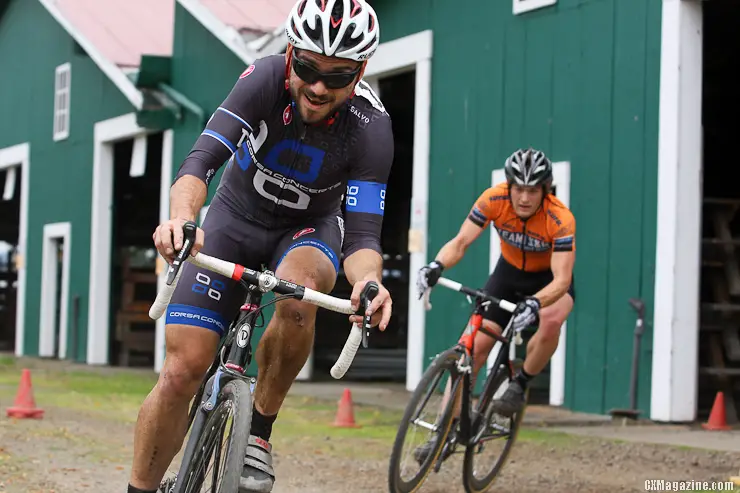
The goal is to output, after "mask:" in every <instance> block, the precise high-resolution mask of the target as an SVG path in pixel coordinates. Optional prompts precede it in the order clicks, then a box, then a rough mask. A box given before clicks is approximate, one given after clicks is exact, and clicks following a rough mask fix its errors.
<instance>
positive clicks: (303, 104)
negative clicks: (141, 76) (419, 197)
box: [128, 0, 394, 493]
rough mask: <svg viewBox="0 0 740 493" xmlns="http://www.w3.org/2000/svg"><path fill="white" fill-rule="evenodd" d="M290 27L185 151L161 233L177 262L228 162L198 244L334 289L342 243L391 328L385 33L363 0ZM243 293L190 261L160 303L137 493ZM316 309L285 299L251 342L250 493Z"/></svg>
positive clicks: (159, 463) (268, 464)
mask: <svg viewBox="0 0 740 493" xmlns="http://www.w3.org/2000/svg"><path fill="white" fill-rule="evenodd" d="M285 27H286V34H287V37H288V40H289V46H288V50H287V52H286V54H285V55H275V56H268V57H265V58H262V59H260V60H257V61H256V62H254V64H253V65H251V66H250V67H248V68H247V69H246V70H245V71H244V72H243V73H242V74H241V76H240V77H239V79H238V80H237V82H236V83H235V85H234V87H233V89H232V91H231V93H230V94H229V95H228V97H227V98H226V100H225V101H224V102H223V104H222V105H221V106H220V107H219V108H218V109H217V110H216V111H215V113H214V114H213V115H212V117H211V119H210V120H209V122H208V124H207V126H206V128H205V129H204V130H203V133H202V134H201V136H200V137H199V138H198V140H197V141H196V142H195V145H194V147H193V149H192V150H191V152H190V153H189V154H188V156H187V157H186V159H185V161H184V162H183V163H182V165H181V167H180V169H179V172H178V174H177V176H176V178H175V181H174V184H173V186H172V189H171V192H170V211H171V212H170V217H171V219H170V220H169V221H166V222H164V223H163V224H161V225H160V226H159V227H158V228H157V230H156V232H155V233H154V235H153V238H154V242H155V245H156V247H157V249H158V251H159V252H160V254H162V256H163V257H164V258H165V259H166V260H167V261H168V262H170V263H171V262H172V260H173V258H174V254H175V252H176V251H177V250H179V249H180V248H181V247H182V243H183V231H182V225H183V224H184V223H185V222H186V221H193V220H195V218H196V216H197V214H198V212H199V211H200V209H201V208H202V207H203V205H204V203H205V200H206V197H207V188H208V185H209V184H210V181H211V180H212V178H213V176H214V175H215V174H216V171H217V170H218V169H219V168H220V167H221V166H222V165H223V163H225V162H227V161H228V164H227V165H226V168H225V170H224V173H223V176H222V178H221V181H220V183H219V185H218V189H217V192H216V194H215V196H214V198H213V200H212V202H211V205H210V208H209V211H208V214H207V216H206V219H205V221H204V223H203V225H202V228H203V229H202V230H201V229H198V231H197V240H196V245H195V247H194V248H193V254H195V253H197V252H198V251H202V252H203V253H206V254H210V255H215V256H217V257H220V258H224V259H226V260H229V261H232V262H236V263H240V264H242V265H245V266H248V267H251V268H253V269H259V268H260V265H261V264H263V263H264V264H266V265H267V266H269V268H270V269H271V270H273V271H275V272H276V275H277V276H279V277H280V278H283V279H288V280H291V281H293V282H295V283H299V284H303V285H305V286H308V287H310V288H312V289H315V290H318V291H321V292H324V293H328V292H330V291H331V290H332V288H333V287H334V284H335V281H336V279H337V274H338V271H339V262H340V255H342V254H343V255H344V261H343V262H344V272H345V274H346V277H347V279H348V281H349V282H350V284H352V285H353V292H352V301H353V304H354V305H355V307H356V306H357V305H358V303H359V294H360V292H361V291H362V288H363V287H364V286H365V284H366V283H367V282H369V281H375V282H377V283H378V284H379V286H380V293H379V294H378V295H377V297H376V298H375V299H374V301H373V303H372V305H371V307H370V310H369V311H370V314H372V315H373V317H372V319H373V323H374V324H375V325H379V328H380V329H381V330H385V328H386V326H387V324H388V322H389V319H390V316H391V299H390V295H389V293H388V291H387V290H386V289H385V288H384V287H383V286H382V284H381V283H380V280H381V270H382V257H381V248H380V232H381V225H382V219H383V212H384V208H385V190H386V183H387V178H388V174H389V172H390V168H391V163H392V161H393V149H394V145H393V134H392V128H391V121H390V117H389V116H388V114H387V113H386V111H385V109H384V107H383V105H382V103H381V102H380V101H379V99H378V97H377V96H376V95H375V94H374V93H373V91H372V90H371V89H370V87H369V86H368V85H367V84H366V83H365V82H363V81H361V78H362V75H363V72H364V70H365V66H366V63H367V60H368V59H369V58H370V57H371V56H372V55H373V53H374V52H375V50H376V49H377V46H378V43H379V26H378V19H377V16H376V14H375V12H374V11H373V9H372V8H371V7H370V6H369V5H367V4H366V3H365V0H352V1H351V2H346V1H344V0H299V1H298V2H297V3H296V4H295V6H294V7H293V9H292V11H291V12H290V14H289V16H288V19H287V21H286V26H285ZM343 197H344V198H345V199H346V214H342V211H341V204H342V199H343ZM244 294H245V293H243V292H242V291H241V289H239V285H238V284H237V283H235V282H234V281H232V280H231V279H228V278H225V277H222V276H219V275H216V274H214V273H212V272H210V271H205V270H201V269H199V268H197V267H195V266H193V265H191V264H189V263H186V264H185V265H184V267H183V272H182V275H181V279H180V281H179V283H178V286H177V288H176V290H175V292H174V294H173V296H172V301H171V304H170V306H169V307H168V309H167V312H166V313H167V315H166V324H167V325H166V331H165V340H166V351H167V357H166V359H165V362H164V367H163V368H162V372H161V374H160V376H159V381H158V382H157V384H156V386H155V387H154V389H153V390H152V392H151V393H150V394H149V396H148V397H147V398H146V400H145V401H144V403H143V405H142V408H141V411H140V413H139V419H138V422H137V426H136V435H135V441H134V461H133V468H132V471H131V478H130V483H129V489H128V491H129V492H135V493H140V492H155V491H156V489H157V487H158V485H159V483H160V480H161V479H162V477H163V476H164V474H165V472H166V470H167V467H168V466H169V464H170V462H171V460H172V458H173V457H174V456H175V454H176V453H177V451H178V450H179V449H180V447H181V446H182V442H183V438H184V434H185V429H186V425H187V411H188V404H189V401H190V399H191V398H192V397H193V395H194V393H195V391H196V390H197V388H198V386H199V384H200V381H201V378H202V376H203V374H204V373H205V371H206V370H207V369H208V367H209V365H210V363H211V361H212V360H213V355H214V353H215V351H216V347H217V344H218V342H219V339H220V337H221V335H222V334H223V331H224V330H225V329H226V328H227V327H228V325H229V323H230V321H231V320H232V319H233V318H234V317H235V315H236V313H237V312H238V310H239V307H240V304H241V303H242V302H243V300H244ZM315 317H316V307H315V306H313V305H310V304H306V303H302V302H298V301H296V300H287V301H283V302H281V303H279V304H278V305H277V306H276V310H275V315H274V316H273V318H272V320H270V322H269V324H268V327H267V329H266V330H265V334H264V336H263V337H262V339H261V341H260V344H259V346H258V348H257V351H256V360H257V365H258V368H259V372H258V379H257V385H256V389H255V400H254V409H253V418H252V427H251V432H250V437H249V447H248V450H247V456H246V458H245V461H244V470H243V473H242V479H241V484H240V488H239V491H240V492H241V493H246V492H269V491H271V490H272V487H273V484H274V481H275V472H274V470H273V464H272V455H271V452H272V446H271V445H270V443H269V440H270V434H271V431H272V425H273V423H274V422H275V419H276V417H277V414H278V411H279V410H280V407H281V405H282V403H283V400H284V399H285V396H286V394H287V393H288V390H289V389H290V387H291V385H292V383H293V380H294V379H295V377H296V376H297V374H298V372H299V371H300V370H301V368H302V367H303V366H304V364H305V362H306V360H307V358H308V355H309V353H310V351H311V347H312V344H313V338H314V321H315ZM355 321H358V322H359V321H360V320H359V319H358V318H357V317H354V316H352V317H350V322H355ZM341 333H342V332H341V330H339V331H338V332H337V337H341Z"/></svg>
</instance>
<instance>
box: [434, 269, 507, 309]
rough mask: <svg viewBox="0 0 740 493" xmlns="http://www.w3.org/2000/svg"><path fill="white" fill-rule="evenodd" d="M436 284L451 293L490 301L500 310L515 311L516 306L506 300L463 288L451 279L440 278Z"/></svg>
mask: <svg viewBox="0 0 740 493" xmlns="http://www.w3.org/2000/svg"><path fill="white" fill-rule="evenodd" d="M437 284H439V285H441V286H444V287H446V288H447V289H451V290H453V291H459V292H461V293H465V294H467V295H470V296H475V297H476V298H483V299H486V300H490V301H491V302H492V303H494V304H496V305H498V306H499V308H501V309H502V310H506V311H507V312H509V313H514V310H516V305H515V304H514V303H512V302H510V301H506V300H500V299H498V298H496V297H495V296H491V295H490V294H486V293H484V292H483V291H479V290H477V289H471V288H468V287H466V286H463V285H462V284H460V283H459V282H456V281H453V280H451V279H447V278H446V277H440V278H439V280H438V281H437Z"/></svg>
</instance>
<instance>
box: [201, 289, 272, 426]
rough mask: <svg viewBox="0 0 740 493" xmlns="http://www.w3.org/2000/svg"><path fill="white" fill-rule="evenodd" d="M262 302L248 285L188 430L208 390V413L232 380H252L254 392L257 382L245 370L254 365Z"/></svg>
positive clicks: (205, 379) (205, 408)
mask: <svg viewBox="0 0 740 493" xmlns="http://www.w3.org/2000/svg"><path fill="white" fill-rule="evenodd" d="M243 284H246V283H243ZM261 303H262V292H261V291H260V290H259V288H258V287H257V286H255V285H253V284H249V285H247V293H246V296H245V299H244V303H243V304H242V306H241V308H240V309H239V313H238V314H237V316H236V317H235V319H234V321H233V322H232V323H231V324H230V325H229V330H228V332H226V333H225V334H224V335H223V337H222V338H221V341H220V344H219V347H218V350H217V351H216V356H215V357H214V359H213V363H212V364H211V366H210V368H209V369H208V371H207V372H206V374H205V375H204V377H203V382H202V383H201V386H200V389H199V391H198V393H197V394H196V395H195V399H194V401H193V405H192V407H191V410H190V418H189V419H190V424H189V425H188V427H189V426H190V425H192V421H193V419H194V418H195V412H196V410H197V409H198V407H200V406H201V399H202V398H203V394H204V392H206V391H208V393H209V398H208V400H207V401H206V402H203V403H202V408H203V410H204V411H206V412H207V411H211V410H212V409H213V408H214V406H215V405H216V398H217V397H218V394H219V391H220V389H221V388H222V387H223V386H224V385H225V384H226V383H228V381H229V380H231V379H234V378H240V379H249V380H250V382H249V383H250V389H251V390H252V391H254V386H255V383H256V380H255V379H254V378H253V377H249V376H247V375H246V371H247V369H248V368H249V365H250V363H251V362H252V336H253V334H254V329H255V325H256V323H255V322H256V319H257V317H258V315H259V314H260V312H261V311H262V308H263V307H261V306H260V304H261ZM234 342H236V344H234ZM226 350H228V351H229V354H228V357H227V358H226V359H225V360H224V354H225V351H226ZM212 377H213V379H212ZM209 382H210V384H209Z"/></svg>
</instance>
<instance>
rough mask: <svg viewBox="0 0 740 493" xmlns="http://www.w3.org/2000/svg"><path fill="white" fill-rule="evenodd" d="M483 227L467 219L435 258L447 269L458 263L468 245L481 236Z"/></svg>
mask: <svg viewBox="0 0 740 493" xmlns="http://www.w3.org/2000/svg"><path fill="white" fill-rule="evenodd" d="M482 232H483V228H481V227H480V226H478V225H477V224H475V223H474V222H473V221H471V220H470V219H466V220H465V221H464V222H463V223H462V226H460V231H458V233H457V235H456V236H455V237H454V238H452V239H451V240H450V241H448V242H447V243H445V245H444V246H443V247H442V248H441V249H440V250H439V252H438V253H437V256H436V257H434V259H435V260H436V261H438V262H440V263H441V264H442V265H444V266H445V268H446V269H449V268H451V267H452V266H454V265H456V264H457V263H458V262H460V260H462V258H463V256H464V255H465V251H466V250H467V249H468V247H469V246H470V245H471V244H472V243H473V242H474V241H475V240H476V239H477V238H478V237H479V236H480V234H481V233H482Z"/></svg>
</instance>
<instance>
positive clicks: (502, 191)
mask: <svg viewBox="0 0 740 493" xmlns="http://www.w3.org/2000/svg"><path fill="white" fill-rule="evenodd" d="M468 219H470V220H471V221H473V222H474V223H475V224H477V225H478V226H480V227H481V228H485V227H486V226H487V225H488V223H489V222H490V221H493V226H494V227H495V228H496V231H498V234H499V237H500V238H501V255H502V256H503V257H504V259H505V260H506V261H507V262H509V263H510V264H511V265H513V266H514V267H516V268H518V269H521V270H523V271H526V272H539V271H544V270H548V269H550V258H551V257H552V253H553V252H571V251H575V249H576V242H575V234H576V220H575V218H574V217H573V213H571V212H570V210H569V209H568V208H567V207H566V206H565V204H563V203H562V202H561V201H560V200H558V198H557V197H555V196H554V195H552V194H548V195H547V196H545V199H544V201H543V203H542V207H540V209H538V210H537V212H536V213H535V214H534V215H533V216H532V217H530V218H529V219H527V220H526V221H523V220H521V219H520V218H519V216H517V215H516V212H514V207H513V206H512V205H511V200H510V199H509V185H508V184H507V183H501V184H499V185H496V186H495V187H491V188H489V189H488V190H486V191H485V192H483V193H482V194H481V195H480V197H478V200H477V201H476V202H475V205H474V206H473V208H472V209H471V210H470V214H469V215H468Z"/></svg>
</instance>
